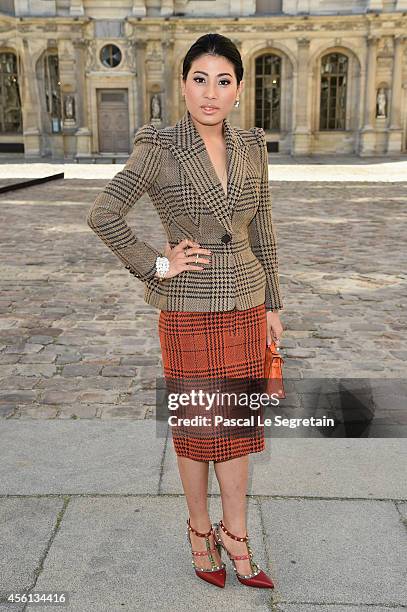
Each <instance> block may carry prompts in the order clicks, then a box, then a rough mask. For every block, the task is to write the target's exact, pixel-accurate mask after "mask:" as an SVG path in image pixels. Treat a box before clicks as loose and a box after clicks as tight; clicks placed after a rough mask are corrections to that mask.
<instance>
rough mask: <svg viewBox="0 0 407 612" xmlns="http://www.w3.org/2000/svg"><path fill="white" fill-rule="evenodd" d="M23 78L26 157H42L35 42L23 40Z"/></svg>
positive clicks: (22, 101) (22, 110)
mask: <svg viewBox="0 0 407 612" xmlns="http://www.w3.org/2000/svg"><path fill="white" fill-rule="evenodd" d="M22 42H23V54H22V64H23V78H22V82H21V84H20V95H21V107H22V108H21V112H22V120H23V135H24V156H25V157H40V155H41V131H40V125H41V119H40V106H39V104H38V100H39V91H38V82H37V77H36V74H35V63H34V61H33V57H34V52H35V49H34V47H35V41H30V40H28V39H27V38H24V39H23V41H22Z"/></svg>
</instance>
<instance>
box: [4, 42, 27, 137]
mask: <svg viewBox="0 0 407 612" xmlns="http://www.w3.org/2000/svg"><path fill="white" fill-rule="evenodd" d="M22 129H23V122H22V115H21V98H20V90H19V87H18V74H17V57H16V55H15V54H14V53H10V52H3V53H0V132H2V133H7V132H22Z"/></svg>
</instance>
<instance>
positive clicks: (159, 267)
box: [155, 257, 170, 280]
mask: <svg viewBox="0 0 407 612" xmlns="http://www.w3.org/2000/svg"><path fill="white" fill-rule="evenodd" d="M155 269H156V272H157V275H158V277H159V280H163V279H164V278H165V275H166V274H167V272H168V270H169V269H170V260H169V259H168V257H157V259H156V260H155Z"/></svg>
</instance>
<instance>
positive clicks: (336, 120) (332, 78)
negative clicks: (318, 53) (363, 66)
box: [319, 53, 348, 130]
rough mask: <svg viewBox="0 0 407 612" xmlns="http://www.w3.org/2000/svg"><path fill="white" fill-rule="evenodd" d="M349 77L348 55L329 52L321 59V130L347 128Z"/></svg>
mask: <svg viewBox="0 0 407 612" xmlns="http://www.w3.org/2000/svg"><path fill="white" fill-rule="evenodd" d="M347 77H348V58H347V56H346V55H343V53H329V54H327V55H325V56H324V57H323V58H322V59H321V103H320V123H319V129H320V130H344V129H345V127H346V90H347V83H348V79H347Z"/></svg>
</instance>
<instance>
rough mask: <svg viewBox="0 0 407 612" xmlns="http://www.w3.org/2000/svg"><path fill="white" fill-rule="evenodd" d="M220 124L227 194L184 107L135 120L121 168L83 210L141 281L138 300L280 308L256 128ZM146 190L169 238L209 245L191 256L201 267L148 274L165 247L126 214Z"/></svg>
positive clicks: (190, 306) (196, 307) (193, 306)
mask: <svg viewBox="0 0 407 612" xmlns="http://www.w3.org/2000/svg"><path fill="white" fill-rule="evenodd" d="M223 126H224V136H225V143H226V150H227V164H228V166H227V195H226V194H225V191H224V189H223V187H222V184H221V182H220V180H219V178H218V176H217V174H216V172H215V169H214V167H213V164H212V162H211V160H210V158H209V155H208V152H207V149H206V147H205V143H204V141H203V139H202V138H201V136H200V134H199V132H198V131H197V129H196V128H195V125H194V123H193V121H192V118H191V115H190V113H189V111H188V110H186V112H185V114H184V115H183V117H182V118H181V119H180V120H179V121H178V122H177V123H176V124H175V125H174V126H169V127H164V128H162V129H159V130H157V128H156V127H155V126H154V125H152V124H145V125H143V126H142V127H140V128H139V130H138V131H137V133H136V135H135V138H134V142H133V145H134V146H133V151H132V153H131V155H130V157H129V159H128V160H127V162H126V164H125V167H124V168H123V170H121V171H120V172H118V173H117V174H116V175H115V176H114V177H113V179H112V180H110V181H109V182H108V183H107V185H106V186H105V188H104V189H103V191H102V192H101V193H100V194H99V195H98V196H97V197H96V200H95V201H94V203H93V205H92V206H91V208H90V210H89V213H88V216H87V223H88V225H89V226H90V227H91V228H92V229H93V230H94V231H95V232H96V234H97V235H98V236H99V237H100V238H101V239H102V240H103V241H104V242H105V243H106V245H107V246H108V247H109V248H110V249H111V250H112V251H113V253H115V254H116V255H117V256H118V257H119V259H120V260H121V261H122V262H123V263H124V264H125V266H126V268H127V269H128V270H129V272H130V273H132V274H133V275H134V276H135V277H137V278H138V279H140V280H141V281H142V282H143V283H144V285H145V288H144V300H145V302H147V304H150V305H152V306H154V307H156V308H159V309H160V310H182V311H223V310H232V309H233V308H234V307H236V309H237V310H244V309H246V308H252V307H254V306H257V305H259V304H262V303H265V305H266V308H267V309H280V308H282V307H283V303H282V298H281V292H280V287H279V278H278V258H277V242H276V236H275V232H274V229H273V225H272V218H271V194H270V189H269V182H268V155H267V147H266V141H265V136H264V130H263V129H262V128H258V127H254V128H251V129H250V130H244V129H241V128H235V127H232V126H231V125H230V122H229V120H228V119H227V118H225V119H224V120H223ZM145 192H147V193H148V195H149V196H150V199H151V201H152V203H153V205H154V206H155V208H156V210H157V213H158V215H159V217H160V220H161V222H162V224H163V227H164V229H165V232H166V235H167V239H168V242H169V244H170V246H171V247H173V246H175V245H176V244H178V243H179V242H180V241H181V240H182V239H183V238H190V239H191V240H195V241H197V242H198V243H199V244H200V245H201V247H203V248H208V249H210V250H211V251H212V255H211V256H210V257H211V263H208V264H206V263H200V264H199V265H201V266H202V267H203V268H204V269H203V270H185V271H183V272H180V273H179V274H177V275H176V276H174V277H172V278H168V279H164V280H162V281H160V280H159V279H158V278H155V277H154V275H155V271H156V270H155V260H156V257H157V256H158V255H161V256H162V255H163V253H162V252H160V251H159V250H157V249H156V248H154V247H153V246H151V245H150V244H148V243H146V242H143V241H142V240H141V239H140V238H139V237H138V236H137V235H136V234H135V233H134V231H133V230H132V229H131V228H130V227H129V225H128V224H127V223H126V221H125V216H126V214H127V213H128V212H129V210H130V209H131V208H132V207H133V206H134V204H135V203H136V202H137V201H138V200H139V198H140V196H141V195H142V194H143V193H145ZM142 224H143V220H142V216H141V214H140V217H139V223H138V225H139V227H142Z"/></svg>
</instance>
